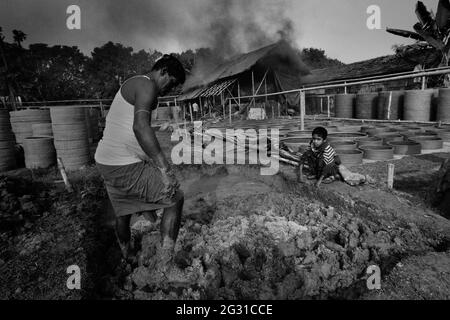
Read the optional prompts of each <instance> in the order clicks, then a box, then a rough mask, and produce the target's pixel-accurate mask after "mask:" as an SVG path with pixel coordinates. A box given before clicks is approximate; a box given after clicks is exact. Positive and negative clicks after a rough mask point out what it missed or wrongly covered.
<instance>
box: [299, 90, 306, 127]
mask: <svg viewBox="0 0 450 320" xmlns="http://www.w3.org/2000/svg"><path fill="white" fill-rule="evenodd" d="M300 130H301V131H304V130H305V91H300Z"/></svg>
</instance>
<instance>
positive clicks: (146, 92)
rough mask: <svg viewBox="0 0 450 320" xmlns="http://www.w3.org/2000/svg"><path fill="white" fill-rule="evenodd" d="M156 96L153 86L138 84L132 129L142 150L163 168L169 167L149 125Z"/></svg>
mask: <svg viewBox="0 0 450 320" xmlns="http://www.w3.org/2000/svg"><path fill="white" fill-rule="evenodd" d="M156 99H157V96H156V92H155V90H154V88H153V87H150V88H149V87H148V84H146V83H140V84H138V88H137V90H136V94H135V103H134V121H133V131H134V134H135V135H136V139H137V141H138V142H139V144H140V146H141V148H142V150H144V152H145V153H146V154H147V155H148V156H149V157H150V158H151V159H153V161H154V162H155V164H156V165H157V166H158V167H159V168H160V169H163V170H167V169H168V168H169V163H168V161H167V160H166V157H165V156H164V154H163V153H162V151H161V147H160V145H159V142H158V139H157V138H156V135H155V132H154V131H153V128H152V127H151V122H150V121H151V112H152V108H151V107H152V104H153V103H154V102H155V101H156Z"/></svg>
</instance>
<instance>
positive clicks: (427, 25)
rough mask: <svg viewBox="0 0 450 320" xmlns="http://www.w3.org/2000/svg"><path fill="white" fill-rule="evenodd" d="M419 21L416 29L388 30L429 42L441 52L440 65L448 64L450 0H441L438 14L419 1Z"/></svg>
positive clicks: (449, 56)
mask: <svg viewBox="0 0 450 320" xmlns="http://www.w3.org/2000/svg"><path fill="white" fill-rule="evenodd" d="M415 12H416V16H417V19H418V20H419V22H417V23H416V24H415V25H414V26H413V28H414V31H408V30H399V29H391V28H387V29H386V31H387V32H389V33H392V34H395V35H397V36H401V37H405V38H411V39H414V40H417V41H418V43H422V44H424V43H425V44H427V45H429V46H431V47H433V48H434V49H435V50H436V51H437V52H439V53H441V57H442V60H441V62H440V64H439V66H448V65H449V62H450V59H449V58H450V41H449V40H450V38H449V36H450V2H449V0H439V4H438V7H437V11H436V16H435V15H434V14H433V12H430V11H428V9H427V7H426V6H425V5H424V4H423V3H422V2H421V1H418V2H417V4H416V11H415Z"/></svg>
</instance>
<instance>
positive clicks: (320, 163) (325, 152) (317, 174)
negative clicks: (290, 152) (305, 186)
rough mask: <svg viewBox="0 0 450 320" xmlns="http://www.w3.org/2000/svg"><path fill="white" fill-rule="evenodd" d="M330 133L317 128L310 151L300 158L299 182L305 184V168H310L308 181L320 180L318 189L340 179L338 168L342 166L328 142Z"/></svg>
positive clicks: (317, 184) (313, 133) (317, 185)
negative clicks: (305, 166)
mask: <svg viewBox="0 0 450 320" xmlns="http://www.w3.org/2000/svg"><path fill="white" fill-rule="evenodd" d="M327 136H328V132H327V130H326V129H325V128H323V127H317V128H315V129H314V130H313V132H312V140H311V142H310V143H309V147H308V149H307V150H306V151H305V152H304V153H303V155H302V156H301V158H300V168H299V171H298V180H299V182H304V181H305V179H304V177H303V166H304V165H305V164H306V165H307V166H308V167H309V172H310V175H309V176H308V179H310V180H311V179H318V180H317V183H316V187H319V186H320V184H321V183H322V182H323V183H330V182H333V181H334V180H335V179H339V170H338V166H339V165H340V164H341V161H340V159H339V156H338V155H337V154H336V152H335V151H334V149H333V148H332V147H331V146H330V144H329V143H328V141H327Z"/></svg>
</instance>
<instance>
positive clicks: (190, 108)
mask: <svg viewBox="0 0 450 320" xmlns="http://www.w3.org/2000/svg"><path fill="white" fill-rule="evenodd" d="M189 113H190V114H191V122H194V117H193V115H192V104H191V103H190V102H189Z"/></svg>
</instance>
